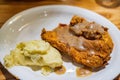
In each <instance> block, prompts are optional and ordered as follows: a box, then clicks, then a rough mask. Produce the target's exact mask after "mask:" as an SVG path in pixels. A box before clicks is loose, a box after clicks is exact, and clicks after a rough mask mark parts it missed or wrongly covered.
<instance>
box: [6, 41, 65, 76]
mask: <svg viewBox="0 0 120 80" xmlns="http://www.w3.org/2000/svg"><path fill="white" fill-rule="evenodd" d="M62 63H63V62H62V59H61V55H60V53H59V51H57V50H56V49H55V48H53V47H52V46H51V45H50V44H49V43H48V42H45V41H43V40H33V41H28V42H21V43H19V44H17V46H16V48H15V49H14V50H12V51H11V52H10V55H7V56H5V58H4V64H5V66H6V67H12V66H16V65H23V66H40V67H41V68H42V71H43V74H44V73H46V72H45V71H47V72H51V71H50V69H54V68H55V67H59V66H61V65H62Z"/></svg>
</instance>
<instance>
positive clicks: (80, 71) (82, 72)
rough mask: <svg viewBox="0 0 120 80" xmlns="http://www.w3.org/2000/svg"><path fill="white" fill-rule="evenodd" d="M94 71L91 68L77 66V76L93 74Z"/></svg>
mask: <svg viewBox="0 0 120 80" xmlns="http://www.w3.org/2000/svg"><path fill="white" fill-rule="evenodd" d="M91 74H92V72H91V71H90V70H89V69H86V68H84V67H83V68H81V67H77V68H76V76H77V77H85V76H89V75H91Z"/></svg>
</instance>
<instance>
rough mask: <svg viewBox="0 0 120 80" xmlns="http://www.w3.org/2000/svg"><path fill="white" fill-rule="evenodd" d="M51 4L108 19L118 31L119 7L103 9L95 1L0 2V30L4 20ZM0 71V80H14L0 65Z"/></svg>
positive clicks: (7, 0)
mask: <svg viewBox="0 0 120 80" xmlns="http://www.w3.org/2000/svg"><path fill="white" fill-rule="evenodd" d="M52 4H67V5H73V6H79V7H83V8H87V9H89V10H92V11H94V12H97V13H99V14H101V15H103V16H104V17H106V18H108V19H109V20H110V21H111V22H113V23H114V24H115V25H116V27H117V28H118V29H120V6H118V7H115V8H105V7H102V6H100V5H99V4H97V3H96V2H95V0H0V28H1V27H2V25H3V24H4V23H5V21H6V20H8V19H9V18H10V17H12V16H13V15H14V14H16V13H18V12H20V11H23V10H25V9H28V8H32V7H35V6H41V5H52ZM0 69H1V70H0V80H5V79H6V78H7V80H16V79H12V78H14V77H10V76H9V75H10V74H9V73H8V72H6V71H4V67H3V66H1V65H0ZM3 74H4V75H3ZM6 75H7V76H6ZM116 76H117V75H116ZM115 80H120V78H119V77H117V78H116V79H115Z"/></svg>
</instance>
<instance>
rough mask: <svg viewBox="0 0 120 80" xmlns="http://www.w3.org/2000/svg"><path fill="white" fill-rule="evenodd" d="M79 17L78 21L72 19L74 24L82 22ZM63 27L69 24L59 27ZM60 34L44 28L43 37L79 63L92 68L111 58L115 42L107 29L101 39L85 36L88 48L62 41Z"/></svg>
mask: <svg viewBox="0 0 120 80" xmlns="http://www.w3.org/2000/svg"><path fill="white" fill-rule="evenodd" d="M77 18H79V20H77V22H75V20H74V18H73V19H72V21H71V22H72V25H74V23H75V24H77V23H79V21H80V22H81V20H80V17H77ZM75 19H76V17H75ZM82 20H84V19H82ZM61 27H62V28H65V27H69V26H67V25H64V26H61V25H59V26H58V27H57V28H59V29H61ZM65 29H66V28H65ZM58 35H59V34H57V32H56V31H55V30H53V31H46V30H45V29H43V31H42V34H41V37H42V39H43V40H45V41H47V42H49V43H50V44H51V45H52V46H53V47H55V48H57V49H58V50H59V51H60V52H63V53H64V54H67V55H69V56H70V57H72V59H73V60H74V61H75V62H77V63H80V64H83V65H85V66H88V67H90V68H99V67H103V66H105V65H106V64H107V62H108V60H109V59H110V53H111V52H112V49H113V42H112V39H111V37H110V35H109V33H108V32H107V31H105V32H104V34H101V35H102V37H101V38H100V39H95V40H91V39H86V38H83V39H84V47H86V48H87V50H78V49H76V48H75V47H74V46H70V45H69V44H67V43H64V42H62V41H61V40H60V39H59V38H58ZM93 49H94V52H90V50H93Z"/></svg>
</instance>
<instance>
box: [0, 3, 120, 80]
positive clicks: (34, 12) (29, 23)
mask: <svg viewBox="0 0 120 80" xmlns="http://www.w3.org/2000/svg"><path fill="white" fill-rule="evenodd" d="M73 15H79V16H82V17H84V18H86V19H87V20H89V21H95V22H97V23H99V24H101V25H103V26H106V27H108V28H109V33H110V35H111V37H112V39H113V42H114V49H113V52H112V54H111V60H110V61H109V65H107V66H106V68H104V69H102V70H100V71H98V72H96V73H94V74H92V75H90V76H87V77H83V78H81V77H76V74H75V66H73V65H72V63H65V62H64V66H65V67H66V68H67V72H66V73H65V74H64V75H56V74H55V73H52V74H50V75H49V76H43V75H42V74H41V73H40V71H32V70H31V69H30V68H28V67H23V66H15V67H13V68H11V69H8V70H9V71H10V72H11V73H12V74H14V75H15V76H17V77H19V78H20V79H21V80H56V79H57V80H112V79H113V78H114V77H116V76H117V75H118V74H119V73H120V68H119V67H120V62H119V61H120V41H119V40H120V37H119V36H120V33H119V30H118V29H117V28H116V27H115V25H114V24H112V23H111V22H110V21H108V20H107V19H106V18H104V17H102V16H100V15H98V14H96V13H94V12H91V11H89V10H86V9H83V8H78V7H73V6H66V5H50V6H40V7H36V8H31V9H28V10H25V11H23V12H21V13H18V14H17V15H15V16H13V17H12V18H10V19H9V20H8V21H7V22H6V23H5V24H4V25H3V26H2V28H1V29H0V61H1V63H2V64H3V63H4V61H3V58H4V56H5V55H7V54H9V53H10V50H11V49H13V48H15V45H16V44H17V43H19V42H21V41H28V40H35V39H38V40H39V39H40V33H41V29H42V28H43V27H44V28H46V29H47V30H51V29H53V28H55V27H56V26H57V25H58V24H59V23H66V24H69V21H70V19H71V18H72V16H73Z"/></svg>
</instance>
